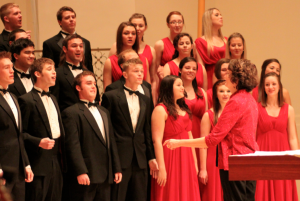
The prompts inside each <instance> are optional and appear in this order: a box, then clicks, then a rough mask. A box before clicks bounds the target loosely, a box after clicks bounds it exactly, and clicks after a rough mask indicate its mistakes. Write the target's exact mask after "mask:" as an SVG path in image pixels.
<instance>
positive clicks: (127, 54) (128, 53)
mask: <svg viewBox="0 0 300 201" xmlns="http://www.w3.org/2000/svg"><path fill="white" fill-rule="evenodd" d="M133 58H139V55H138V54H137V53H136V52H135V51H134V50H133V49H128V50H124V51H123V52H121V53H120V54H119V55H118V65H119V66H120V67H121V68H122V69H123V64H124V63H125V62H126V61H127V60H129V59H133ZM124 84H125V78H124V77H123V76H122V77H121V78H120V79H119V80H117V81H115V82H113V83H111V84H110V85H108V86H107V87H106V88H105V92H107V91H111V90H114V89H118V88H123V86H124ZM141 86H142V89H141V93H142V94H144V95H145V96H147V97H149V99H150V103H149V105H150V106H151V113H152V111H153V108H154V105H153V100H152V91H151V84H149V83H148V82H146V81H145V80H143V83H142V84H141Z"/></svg>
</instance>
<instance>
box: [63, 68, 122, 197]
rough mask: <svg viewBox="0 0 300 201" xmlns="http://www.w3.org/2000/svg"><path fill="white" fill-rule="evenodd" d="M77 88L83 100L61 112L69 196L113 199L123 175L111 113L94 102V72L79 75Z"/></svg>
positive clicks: (76, 83)
mask: <svg viewBox="0 0 300 201" xmlns="http://www.w3.org/2000/svg"><path fill="white" fill-rule="evenodd" d="M74 90H77V93H78V96H79V99H80V102H79V103H76V104H75V105H73V106H71V107H69V108H67V109H65V110H64V111H63V113H62V119H63V123H64V127H65V131H66V153H67V161H68V167H69V168H68V184H69V189H70V193H69V195H70V200H72V201H73V200H78V201H79V200H80V201H83V200H91V201H92V200H101V201H110V195H111V191H110V188H111V184H112V183H113V180H114V181H115V183H119V182H121V179H122V174H121V165H120V161H119V156H118V151H117V146H116V142H115V139H114V133H113V127H112V124H111V121H110V115H109V113H108V111H107V110H106V109H105V108H103V107H101V106H99V104H98V103H97V102H94V100H95V97H96V93H97V86H96V80H95V76H94V74H93V73H92V72H90V71H84V72H82V73H81V74H79V75H77V76H76V78H75V80H74Z"/></svg>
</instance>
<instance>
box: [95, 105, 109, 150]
mask: <svg viewBox="0 0 300 201" xmlns="http://www.w3.org/2000/svg"><path fill="white" fill-rule="evenodd" d="M99 107H100V106H97V109H98V111H99V112H100V115H101V117H102V120H103V124H104V130H105V133H104V135H105V139H106V145H107V148H109V144H110V142H109V124H108V118H107V115H106V113H105V112H103V111H102V110H101V109H100V108H99Z"/></svg>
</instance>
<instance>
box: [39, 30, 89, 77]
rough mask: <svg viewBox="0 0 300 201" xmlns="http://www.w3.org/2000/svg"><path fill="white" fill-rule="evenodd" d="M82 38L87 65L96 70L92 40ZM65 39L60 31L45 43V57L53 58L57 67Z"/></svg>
mask: <svg viewBox="0 0 300 201" xmlns="http://www.w3.org/2000/svg"><path fill="white" fill-rule="evenodd" d="M82 39H83V44H84V58H85V66H86V67H87V69H89V70H90V71H92V72H94V69H93V62H92V53H91V44H90V41H88V40H86V39H85V38H82ZM63 40H64V38H63V36H62V35H61V33H60V32H59V33H58V34H57V35H55V36H53V37H52V38H49V39H48V40H46V41H44V43H43V57H47V58H50V59H52V60H53V61H54V63H55V67H56V68H58V67H59V60H60V52H61V51H62V42H63Z"/></svg>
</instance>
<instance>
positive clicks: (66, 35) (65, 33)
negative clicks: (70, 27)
mask: <svg viewBox="0 0 300 201" xmlns="http://www.w3.org/2000/svg"><path fill="white" fill-rule="evenodd" d="M60 33H62V34H64V35H66V36H68V35H70V34H69V33H66V32H63V31H60Z"/></svg>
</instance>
